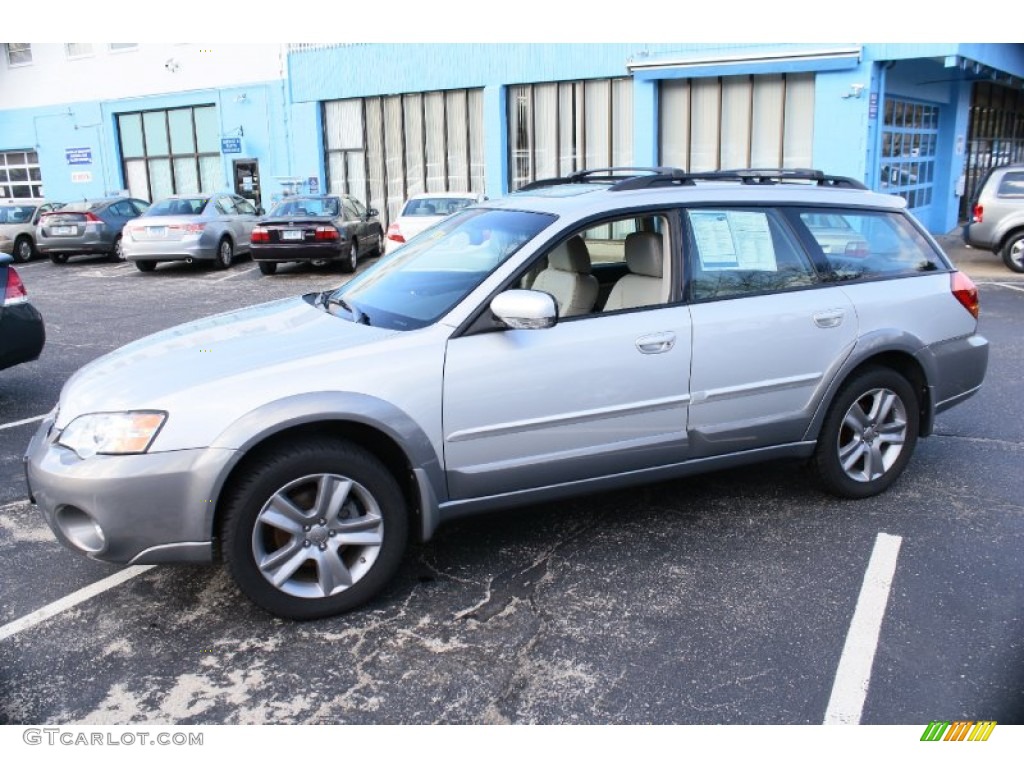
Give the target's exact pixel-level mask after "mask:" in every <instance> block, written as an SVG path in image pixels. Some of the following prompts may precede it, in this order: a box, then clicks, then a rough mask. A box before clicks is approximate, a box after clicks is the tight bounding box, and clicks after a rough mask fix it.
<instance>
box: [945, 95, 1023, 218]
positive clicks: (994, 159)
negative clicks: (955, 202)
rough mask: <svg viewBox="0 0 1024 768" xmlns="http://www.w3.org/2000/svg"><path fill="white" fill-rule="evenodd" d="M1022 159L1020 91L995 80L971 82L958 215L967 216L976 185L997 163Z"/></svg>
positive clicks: (1001, 163)
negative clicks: (963, 186) (962, 181)
mask: <svg viewBox="0 0 1024 768" xmlns="http://www.w3.org/2000/svg"><path fill="white" fill-rule="evenodd" d="M1011 163H1024V93H1022V92H1021V91H1020V90H1019V89H1016V88H1007V87H1006V86H1004V85H999V84H997V83H981V82H979V83H975V84H974V92H973V93H972V95H971V111H970V117H969V122H968V128H967V167H966V170H965V174H966V177H967V180H966V182H967V183H966V185H965V188H964V196H963V197H962V198H961V199H960V216H961V217H962V218H967V217H968V216H969V215H970V207H971V205H972V204H973V202H974V199H975V198H976V197H977V194H978V191H979V189H978V185H979V184H980V183H981V180H982V179H984V178H985V176H986V175H987V174H988V172H989V171H990V170H991V169H992V168H995V167H997V166H1000V165H1009V164H1011Z"/></svg>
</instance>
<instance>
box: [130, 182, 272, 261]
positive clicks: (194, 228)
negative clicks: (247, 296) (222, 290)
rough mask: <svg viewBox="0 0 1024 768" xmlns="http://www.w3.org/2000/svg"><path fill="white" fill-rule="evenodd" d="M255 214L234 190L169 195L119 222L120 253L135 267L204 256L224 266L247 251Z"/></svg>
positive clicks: (197, 259)
mask: <svg viewBox="0 0 1024 768" xmlns="http://www.w3.org/2000/svg"><path fill="white" fill-rule="evenodd" d="M260 213H262V210H261V209H260V210H258V209H256V208H255V207H253V205H252V203H250V202H249V201H248V200H246V199H244V198H242V197H239V196H237V195H231V194H226V193H224V194H198V195H173V196H171V197H168V198H166V199H164V200H160V201H159V202H157V203H154V204H153V205H152V206H150V208H149V210H148V211H147V212H146V215H145V216H140V217H139V218H138V219H136V220H135V221H133V222H132V223H131V224H130V225H129V226H127V227H125V231H124V240H123V246H122V247H123V250H124V256H125V258H126V259H127V260H128V261H131V262H134V263H135V266H136V267H137V268H138V269H139V271H141V272H152V271H153V270H154V269H156V265H157V263H158V262H161V261H185V262H188V263H190V264H191V263H192V262H193V261H208V262H211V263H213V265H214V266H215V267H216V268H217V269H227V268H228V267H230V266H231V263H232V262H233V261H234V259H235V256H236V255H238V254H240V253H248V252H249V243H250V239H251V237H252V228H253V227H254V226H255V225H256V217H257V215H258V214H260Z"/></svg>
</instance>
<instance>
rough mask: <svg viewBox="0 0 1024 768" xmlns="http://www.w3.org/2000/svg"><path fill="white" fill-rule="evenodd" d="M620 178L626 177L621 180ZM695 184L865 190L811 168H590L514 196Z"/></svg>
mask: <svg viewBox="0 0 1024 768" xmlns="http://www.w3.org/2000/svg"><path fill="white" fill-rule="evenodd" d="M623 174H627V175H626V176H625V178H623ZM696 181H738V182H740V183H741V184H787V183H792V182H814V183H815V184H816V185H817V186H819V187H842V188H845V189H867V187H866V186H865V185H864V184H862V183H861V182H859V181H857V180H856V179H853V178H850V177H848V176H830V175H827V174H825V173H823V172H822V171H819V170H815V169H813V168H735V169H732V170H725V171H695V172H692V173H691V172H687V171H684V170H682V169H681V168H670V167H663V166H659V167H655V168H632V167H622V168H592V169H588V170H583V171H576V172H575V173H571V174H569V175H568V176H565V177H561V178H553V179H540V180H538V181H534V182H532V183H530V184H527V185H526V186H523V187H520V188H519V189H518V190H517V191H518V192H529V191H531V190H535V189H542V188H544V187H554V186H558V185H561V184H585V183H588V182H590V183H595V182H596V183H603V184H611V187H610V189H611V191H612V192H623V191H626V190H630V189H648V188H650V187H666V186H688V187H692V186H694V182H696Z"/></svg>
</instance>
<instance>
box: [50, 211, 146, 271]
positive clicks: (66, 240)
mask: <svg viewBox="0 0 1024 768" xmlns="http://www.w3.org/2000/svg"><path fill="white" fill-rule="evenodd" d="M148 208H149V203H147V202H146V201H145V200H135V199H134V198H129V197H105V198H99V199H96V200H80V201H78V202H74V203H68V204H67V205H65V206H64V207H63V208H60V209H59V210H56V211H50V212H49V213H45V214H43V216H42V217H41V218H40V219H39V224H38V225H37V226H36V249H37V250H38V251H39V253H42V254H46V255H48V256H49V257H50V261H52V262H53V263H54V264H63V263H65V262H66V261H67V260H68V257H69V256H71V255H72V254H76V253H106V254H108V255H109V256H110V258H111V259H113V260H114V261H122V260H123V259H124V256H123V254H122V252H121V230H122V229H124V225H125V224H127V223H128V222H129V221H131V220H132V219H134V218H136V217H137V216H139V215H140V214H143V213H145V212H146V209H148Z"/></svg>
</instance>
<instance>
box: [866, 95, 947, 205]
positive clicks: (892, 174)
mask: <svg viewBox="0 0 1024 768" xmlns="http://www.w3.org/2000/svg"><path fill="white" fill-rule="evenodd" d="M938 140H939V108H938V106H936V105H933V104H925V103H923V102H918V101H910V100H907V99H897V98H886V100H885V111H884V115H883V120H882V147H881V152H880V153H879V154H880V157H881V164H880V168H879V174H878V188H879V189H880V190H881V191H883V192H887V193H889V194H894V195H900V196H902V197H904V198H905V199H906V201H907V207H908V208H924V207H926V206H929V205H931V203H932V188H933V186H934V183H935V153H936V151H937V145H938Z"/></svg>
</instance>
